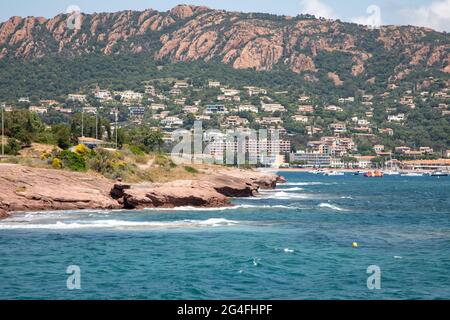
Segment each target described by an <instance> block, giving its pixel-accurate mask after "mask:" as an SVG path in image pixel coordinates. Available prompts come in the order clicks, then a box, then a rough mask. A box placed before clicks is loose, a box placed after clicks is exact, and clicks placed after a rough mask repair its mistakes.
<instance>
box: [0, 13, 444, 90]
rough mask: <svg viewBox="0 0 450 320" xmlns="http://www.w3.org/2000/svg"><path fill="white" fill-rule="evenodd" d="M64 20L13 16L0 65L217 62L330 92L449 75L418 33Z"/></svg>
mask: <svg viewBox="0 0 450 320" xmlns="http://www.w3.org/2000/svg"><path fill="white" fill-rule="evenodd" d="M67 18H68V15H67V14H59V15H57V16H55V17H53V18H50V19H47V18H43V17H26V18H21V17H11V18H10V19H9V20H7V21H6V22H4V23H1V24H0V61H1V60H2V59H7V58H10V59H16V60H30V59H31V60H32V59H39V58H43V57H56V56H58V57H59V56H62V57H67V58H72V57H77V56H80V55H85V54H88V55H89V54H93V53H96V54H102V55H117V54H128V53H131V54H142V53H144V54H148V57H149V59H152V60H156V61H160V62H161V63H178V62H192V61H205V62H211V61H213V62H220V63H223V64H227V65H230V66H232V67H233V68H234V69H254V70H256V71H271V70H273V69H274V68H276V67H277V66H284V67H286V68H287V69H288V70H289V71H292V72H293V73H296V74H301V75H304V80H305V81H309V82H317V81H319V80H318V77H317V74H319V73H321V74H324V75H326V76H327V77H328V78H329V79H330V80H331V81H332V82H333V83H334V84H335V86H342V85H344V84H345V81H346V80H348V79H358V81H366V82H371V81H372V82H375V81H378V80H380V79H377V77H379V72H378V73H377V69H389V70H385V74H383V77H382V78H383V79H381V80H382V81H384V82H393V83H395V82H399V81H402V80H403V79H404V78H406V77H407V76H408V75H410V74H411V73H413V72H420V73H421V74H422V76H421V77H422V78H423V81H425V78H426V76H444V77H446V78H448V75H449V74H450V39H449V36H448V34H446V33H441V32H437V31H434V30H431V29H427V28H423V27H413V26H383V27H381V28H380V29H371V28H369V27H366V26H362V25H356V24H351V23H346V22H341V21H339V20H326V19H323V18H320V19H316V18H315V17H314V16H311V15H300V16H297V17H289V16H276V15H271V14H263V13H242V12H229V11H225V10H215V9H209V8H208V7H205V6H191V5H178V6H176V7H174V8H172V9H171V10H169V11H167V12H159V11H156V10H153V9H148V10H144V11H131V10H126V11H120V12H115V13H93V14H81V15H80V19H81V24H80V25H81V27H80V28H79V29H73V30H72V29H69V28H67Z"/></svg>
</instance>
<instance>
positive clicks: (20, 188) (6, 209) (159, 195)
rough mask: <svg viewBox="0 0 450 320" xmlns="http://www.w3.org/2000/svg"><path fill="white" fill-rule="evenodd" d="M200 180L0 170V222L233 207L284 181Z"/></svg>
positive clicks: (223, 175)
mask: <svg viewBox="0 0 450 320" xmlns="http://www.w3.org/2000/svg"><path fill="white" fill-rule="evenodd" d="M202 173H203V175H201V176H200V177H198V179H191V180H175V181H172V182H166V183H124V182H118V181H113V180H108V179H106V178H104V177H101V176H98V175H91V174H88V173H77V172H69V171H62V170H53V169H42V168H32V167H25V166H21V165H0V219H4V218H7V217H9V216H10V215H11V214H14V212H23V211H29V212H33V211H34V212H35V211H58V210H86V209H93V210H99V209H100V210H110V209H130V210H132V209H144V208H176V207H184V206H191V207H200V208H220V207H228V206H231V204H230V200H231V198H234V197H253V196H256V195H257V194H258V192H259V189H272V188H275V187H276V184H277V183H278V182H283V181H284V179H283V178H282V177H280V176H279V175H277V174H274V173H268V172H260V171H256V170H242V169H235V168H225V167H217V168H207V169H204V170H203V171H202Z"/></svg>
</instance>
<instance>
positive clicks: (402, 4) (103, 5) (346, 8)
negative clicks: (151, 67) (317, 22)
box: [0, 0, 450, 32]
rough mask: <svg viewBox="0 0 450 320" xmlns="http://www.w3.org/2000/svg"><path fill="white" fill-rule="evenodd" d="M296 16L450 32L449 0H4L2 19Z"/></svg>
mask: <svg viewBox="0 0 450 320" xmlns="http://www.w3.org/2000/svg"><path fill="white" fill-rule="evenodd" d="M181 3H184V4H195V5H205V6H208V7H210V8H214V9H225V10H231V11H243V12H267V13H273V14H284V15H289V16H296V15H297V14H300V13H310V14H314V15H316V16H320V17H325V18H331V19H341V20H343V21H349V22H356V23H361V24H366V25H374V26H378V25H386V24H395V25H416V26H423V27H429V28H433V29H435V30H438V31H446V32H450V0H127V1H123V0H95V1H92V0H32V1H31V0H13V1H8V0H1V2H0V21H6V20H7V19H8V18H9V17H11V16H22V17H26V16H43V17H46V18H50V17H53V16H55V15H57V14H59V13H61V12H66V11H67V8H69V7H70V6H77V7H79V8H80V9H81V11H82V12H84V13H93V12H115V11H120V10H144V9H148V8H152V9H156V10H159V11H166V10H169V9H170V8H172V7H174V6H176V5H177V4H181Z"/></svg>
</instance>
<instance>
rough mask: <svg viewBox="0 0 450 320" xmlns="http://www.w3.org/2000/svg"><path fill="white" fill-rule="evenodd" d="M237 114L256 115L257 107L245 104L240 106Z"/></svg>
mask: <svg viewBox="0 0 450 320" xmlns="http://www.w3.org/2000/svg"><path fill="white" fill-rule="evenodd" d="M238 110H239V112H253V113H258V107H257V106H253V105H251V104H247V105H241V106H239V107H238Z"/></svg>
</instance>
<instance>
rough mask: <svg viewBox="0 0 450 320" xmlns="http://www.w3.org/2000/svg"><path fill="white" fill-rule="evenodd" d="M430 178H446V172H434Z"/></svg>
mask: <svg viewBox="0 0 450 320" xmlns="http://www.w3.org/2000/svg"><path fill="white" fill-rule="evenodd" d="M431 176H432V177H448V173H447V172H442V171H435V172H432V173H431Z"/></svg>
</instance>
